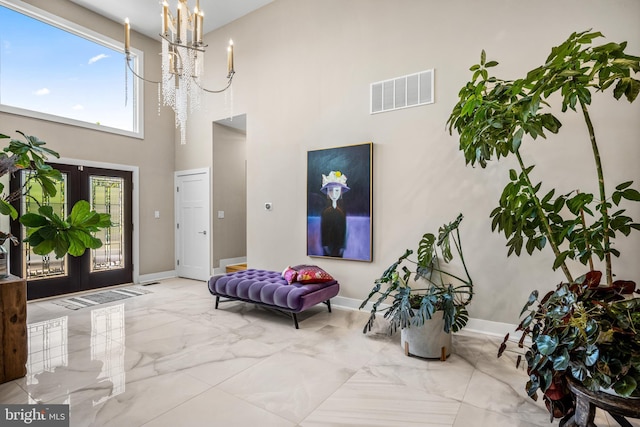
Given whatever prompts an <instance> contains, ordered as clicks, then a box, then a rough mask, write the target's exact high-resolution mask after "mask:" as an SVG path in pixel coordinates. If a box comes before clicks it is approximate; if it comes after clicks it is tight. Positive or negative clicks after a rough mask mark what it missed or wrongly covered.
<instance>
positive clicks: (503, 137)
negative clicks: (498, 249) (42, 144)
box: [447, 31, 640, 416]
mask: <svg viewBox="0 0 640 427" xmlns="http://www.w3.org/2000/svg"><path fill="white" fill-rule="evenodd" d="M600 37H602V34H601V33H599V32H590V31H584V32H580V33H573V34H571V36H570V37H569V38H568V39H567V40H566V41H565V42H563V43H562V44H560V45H559V46H556V47H554V48H552V49H551V53H550V55H549V56H548V57H547V59H546V61H545V63H544V65H542V66H540V67H538V68H535V69H533V70H531V71H529V72H528V73H527V74H526V76H525V77H523V78H520V79H516V80H506V79H501V78H497V77H494V76H490V75H489V69H490V68H493V67H495V66H497V65H498V63H497V62H496V61H487V59H486V54H485V52H484V51H482V54H481V57H480V63H479V64H476V65H473V66H472V67H471V68H470V70H471V71H472V72H473V77H472V79H471V81H470V82H468V83H467V84H466V85H465V86H464V87H463V88H462V89H461V90H460V93H459V98H460V99H459V102H458V103H457V104H456V106H455V107H454V109H453V111H452V113H451V115H450V117H449V120H448V121H447V125H448V127H449V131H450V132H451V133H452V132H453V130H454V129H455V130H456V131H457V132H458V133H459V135H460V150H461V151H462V152H463V153H464V156H465V161H466V163H467V164H471V165H475V164H479V165H480V166H481V167H483V168H484V167H485V166H486V164H487V162H488V161H489V160H491V159H492V158H496V159H500V158H501V157H507V156H515V157H516V159H517V161H518V165H519V167H520V169H519V171H516V170H510V171H509V178H510V182H509V184H507V186H506V187H505V188H504V190H503V192H502V195H501V197H500V201H499V205H498V207H496V208H495V209H494V210H493V211H492V212H491V215H490V216H491V218H492V222H491V228H492V230H494V231H495V230H497V231H498V232H501V233H503V234H504V235H505V237H506V238H507V246H508V248H509V251H508V255H511V254H513V253H515V254H516V255H518V256H519V255H520V254H521V252H522V249H523V248H525V250H526V251H527V253H529V254H532V253H533V252H534V251H535V250H542V249H543V248H544V247H546V246H549V247H551V249H552V250H553V252H554V255H555V260H554V263H553V269H554V270H555V269H557V268H560V269H561V270H562V272H563V273H564V275H565V277H566V283H565V284H561V285H559V286H558V288H557V289H556V291H554V292H551V293H549V294H547V296H546V297H545V298H543V299H542V300H541V301H539V302H538V303H539V305H538V308H537V310H534V311H530V312H527V310H528V307H529V306H531V305H532V304H534V303H535V302H536V301H537V297H538V295H537V291H536V292H534V293H532V295H531V297H530V298H529V301H528V303H527V306H526V307H525V310H523V313H522V314H526V315H525V317H524V319H523V321H522V323H521V324H520V327H519V329H521V330H522V331H523V337H522V340H521V341H520V345H521V346H522V343H523V341H524V340H525V339H526V338H527V337H529V338H531V340H532V345H531V348H530V350H529V351H528V352H527V357H526V361H527V365H528V371H529V374H530V381H529V383H528V384H527V391H528V392H529V394H530V395H531V396H532V397H535V396H536V392H537V390H541V391H542V392H543V393H544V396H545V400H547V403H548V407H549V409H550V411H551V412H552V414H554V415H556V416H562V415H566V414H567V413H570V412H571V411H572V410H573V401H572V399H571V398H570V395H569V394H568V391H567V389H566V376H567V375H571V376H572V377H573V378H575V379H576V380H578V381H583V383H584V384H585V385H586V386H587V387H589V388H592V389H595V388H597V387H600V386H604V387H608V386H609V385H615V387H614V389H617V390H620V391H622V392H623V394H626V395H629V394H633V393H635V390H636V388H635V386H634V385H633V382H632V381H631V379H634V380H637V378H636V374H635V373H634V372H637V357H638V356H637V354H638V353H637V347H634V346H636V345H637V341H636V338H635V337H636V335H635V333H636V330H637V323H634V322H635V321H636V320H637V319H636V317H634V316H636V315H637V314H634V315H632V313H633V309H637V307H638V304H639V302H638V299H631V300H627V301H626V302H615V301H612V298H613V296H612V295H615V298H620V293H621V290H622V289H625V290H626V291H629V290H630V291H631V292H633V289H634V288H635V283H633V282H630V281H621V280H617V281H615V282H614V280H613V276H614V275H613V270H612V259H611V258H612V257H611V255H614V256H619V255H620V252H619V251H618V250H617V249H616V248H615V247H614V246H613V245H612V241H613V239H614V238H616V237H618V236H619V235H625V236H628V235H629V234H630V233H631V231H632V230H634V229H635V230H638V229H640V224H638V223H636V222H634V221H633V220H632V219H631V218H630V217H628V216H627V215H626V214H625V209H624V208H619V205H620V204H621V202H622V201H623V200H624V201H625V202H637V201H640V192H639V191H638V190H636V189H634V188H632V185H633V182H632V181H626V182H623V183H620V184H618V185H617V186H616V187H615V190H614V191H613V192H611V193H608V192H607V187H606V185H605V180H604V172H603V168H602V161H601V156H600V148H599V144H598V140H597V138H596V133H595V130H594V126H593V122H592V120H591V115H590V111H589V106H590V105H591V101H592V92H606V91H611V92H612V93H613V96H614V98H615V99H621V98H622V97H623V96H624V97H625V98H626V99H627V100H628V101H629V102H633V101H635V100H636V98H637V96H638V94H639V93H640V80H638V79H637V78H635V77H634V75H635V74H637V73H638V72H640V58H638V57H637V56H633V55H629V54H627V53H625V49H626V47H627V43H626V42H622V43H606V44H603V45H599V46H593V45H592V43H593V41H594V40H595V39H598V38H600ZM557 99H559V100H560V102H561V111H562V112H563V113H564V112H567V111H568V110H572V111H580V113H581V114H582V117H583V119H584V123H585V126H586V129H587V131H588V135H589V141H588V149H590V150H591V152H592V154H593V159H594V163H595V169H596V178H597V184H598V185H597V188H598V192H597V194H591V193H585V192H582V191H580V190H575V191H571V192H569V193H567V194H559V195H557V192H556V190H555V189H551V190H548V191H547V192H542V191H541V189H542V183H541V182H540V183H534V180H533V170H534V166H533V165H529V164H527V162H525V160H524V158H523V156H522V153H521V146H522V143H523V142H524V141H525V140H527V139H529V140H536V139H537V138H538V137H542V138H546V133H547V132H550V133H558V132H559V130H560V128H561V126H562V124H561V122H560V120H559V119H558V118H557V117H556V116H555V115H554V114H552V113H551V112H549V111H548V110H547V109H548V108H550V107H551V105H550V102H551V101H552V100H557ZM527 137H529V138H527ZM594 255H595V256H596V257H598V258H599V259H600V260H602V261H604V264H605V284H604V285H603V286H599V284H600V283H599V282H600V278H601V276H602V274H597V273H596V272H594V267H593V256H594ZM568 259H571V260H576V261H579V262H580V263H582V264H583V265H587V264H588V265H589V270H590V271H591V273H590V274H588V275H586V276H584V277H586V281H583V280H582V278H580V279H577V280H574V276H573V274H572V273H571V271H570V270H569V267H568V265H567V262H566V261H567V260H568ZM585 287H586V288H585ZM627 315H629V316H630V317H628V316H627ZM625 319H626V320H625ZM634 319H635V320H634ZM600 334H605V335H606V336H607V337H608V339H610V340H611V341H610V342H608V343H607V342H605V341H603V339H604V338H603V337H601V336H600ZM507 338H508V337H507ZM507 338H505V343H504V344H503V347H502V348H501V350H500V353H499V354H502V352H503V351H504V348H505V347H506V340H507ZM613 347H615V348H613ZM634 348H635V349H636V350H635V353H633V352H632V351H633V349H634ZM625 363H626V365H625V366H627V369H626V370H624V369H622V368H621V365H624V364H625ZM631 366H632V367H633V368H631ZM618 368H620V369H621V371H620V372H622V374H623V375H622V376H618V375H617V374H619V373H620V372H618ZM634 370H635V371H634ZM623 371H624V372H623ZM606 372H609V374H605V373H606ZM623 384H624V386H623Z"/></svg>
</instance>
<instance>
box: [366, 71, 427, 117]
mask: <svg viewBox="0 0 640 427" xmlns="http://www.w3.org/2000/svg"><path fill="white" fill-rule="evenodd" d="M425 104H433V69H431V70H426V71H421V72H419V73H415V74H409V75H406V76H402V77H396V78H395V79H390V80H384V81H381V82H376V83H371V114H376V113H383V112H385V111H392V110H398V109H401V108H408V107H416V106H418V105H425Z"/></svg>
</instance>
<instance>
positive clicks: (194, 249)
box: [175, 169, 211, 280]
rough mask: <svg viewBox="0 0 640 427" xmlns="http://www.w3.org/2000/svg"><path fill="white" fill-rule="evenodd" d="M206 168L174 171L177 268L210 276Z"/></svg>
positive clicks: (183, 272)
mask: <svg viewBox="0 0 640 427" xmlns="http://www.w3.org/2000/svg"><path fill="white" fill-rule="evenodd" d="M209 194H210V192H209V170H208V169H198V170H194V171H182V172H176V197H175V200H176V258H177V259H176V272H177V274H178V276H179V277H186V278H188V279H196V280H209V277H210V276H211V254H210V250H211V233H210V230H209V223H210V220H209V218H210V206H211V204H210V200H209Z"/></svg>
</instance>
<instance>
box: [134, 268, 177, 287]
mask: <svg viewBox="0 0 640 427" xmlns="http://www.w3.org/2000/svg"><path fill="white" fill-rule="evenodd" d="M174 277H178V273H177V272H176V271H175V270H171V271H161V272H159V273H151V274H141V275H140V277H138V284H140V285H144V284H145V283H151V282H156V281H158V280H163V279H173V278H174Z"/></svg>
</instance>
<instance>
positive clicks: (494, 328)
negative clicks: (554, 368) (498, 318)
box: [331, 296, 519, 340]
mask: <svg viewBox="0 0 640 427" xmlns="http://www.w3.org/2000/svg"><path fill="white" fill-rule="evenodd" d="M360 304H362V301H360V300H357V299H354V298H346V297H341V296H336V297H334V298H332V299H331V305H332V306H335V307H340V308H344V309H348V310H358V308H359V307H360ZM372 305H373V303H371V302H369V303H368V304H367V305H366V306H365V307H364V308H363V309H362V311H364V312H367V311H370V310H371V306H372ZM387 307H389V305H388V304H381V305H380V307H379V309H380V310H384V309H385V308H387ZM516 327H517V325H512V324H510V323H502V322H494V321H492V320H484V319H474V318H469V322H468V323H467V326H466V327H465V328H464V329H463V330H462V331H463V332H469V333H479V334H484V335H491V336H496V337H500V338H503V337H504V336H505V335H506V334H507V333H509V334H511V340H513V339H516V340H517V339H518V338H519V336H518V334H516V333H515V330H516Z"/></svg>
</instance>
